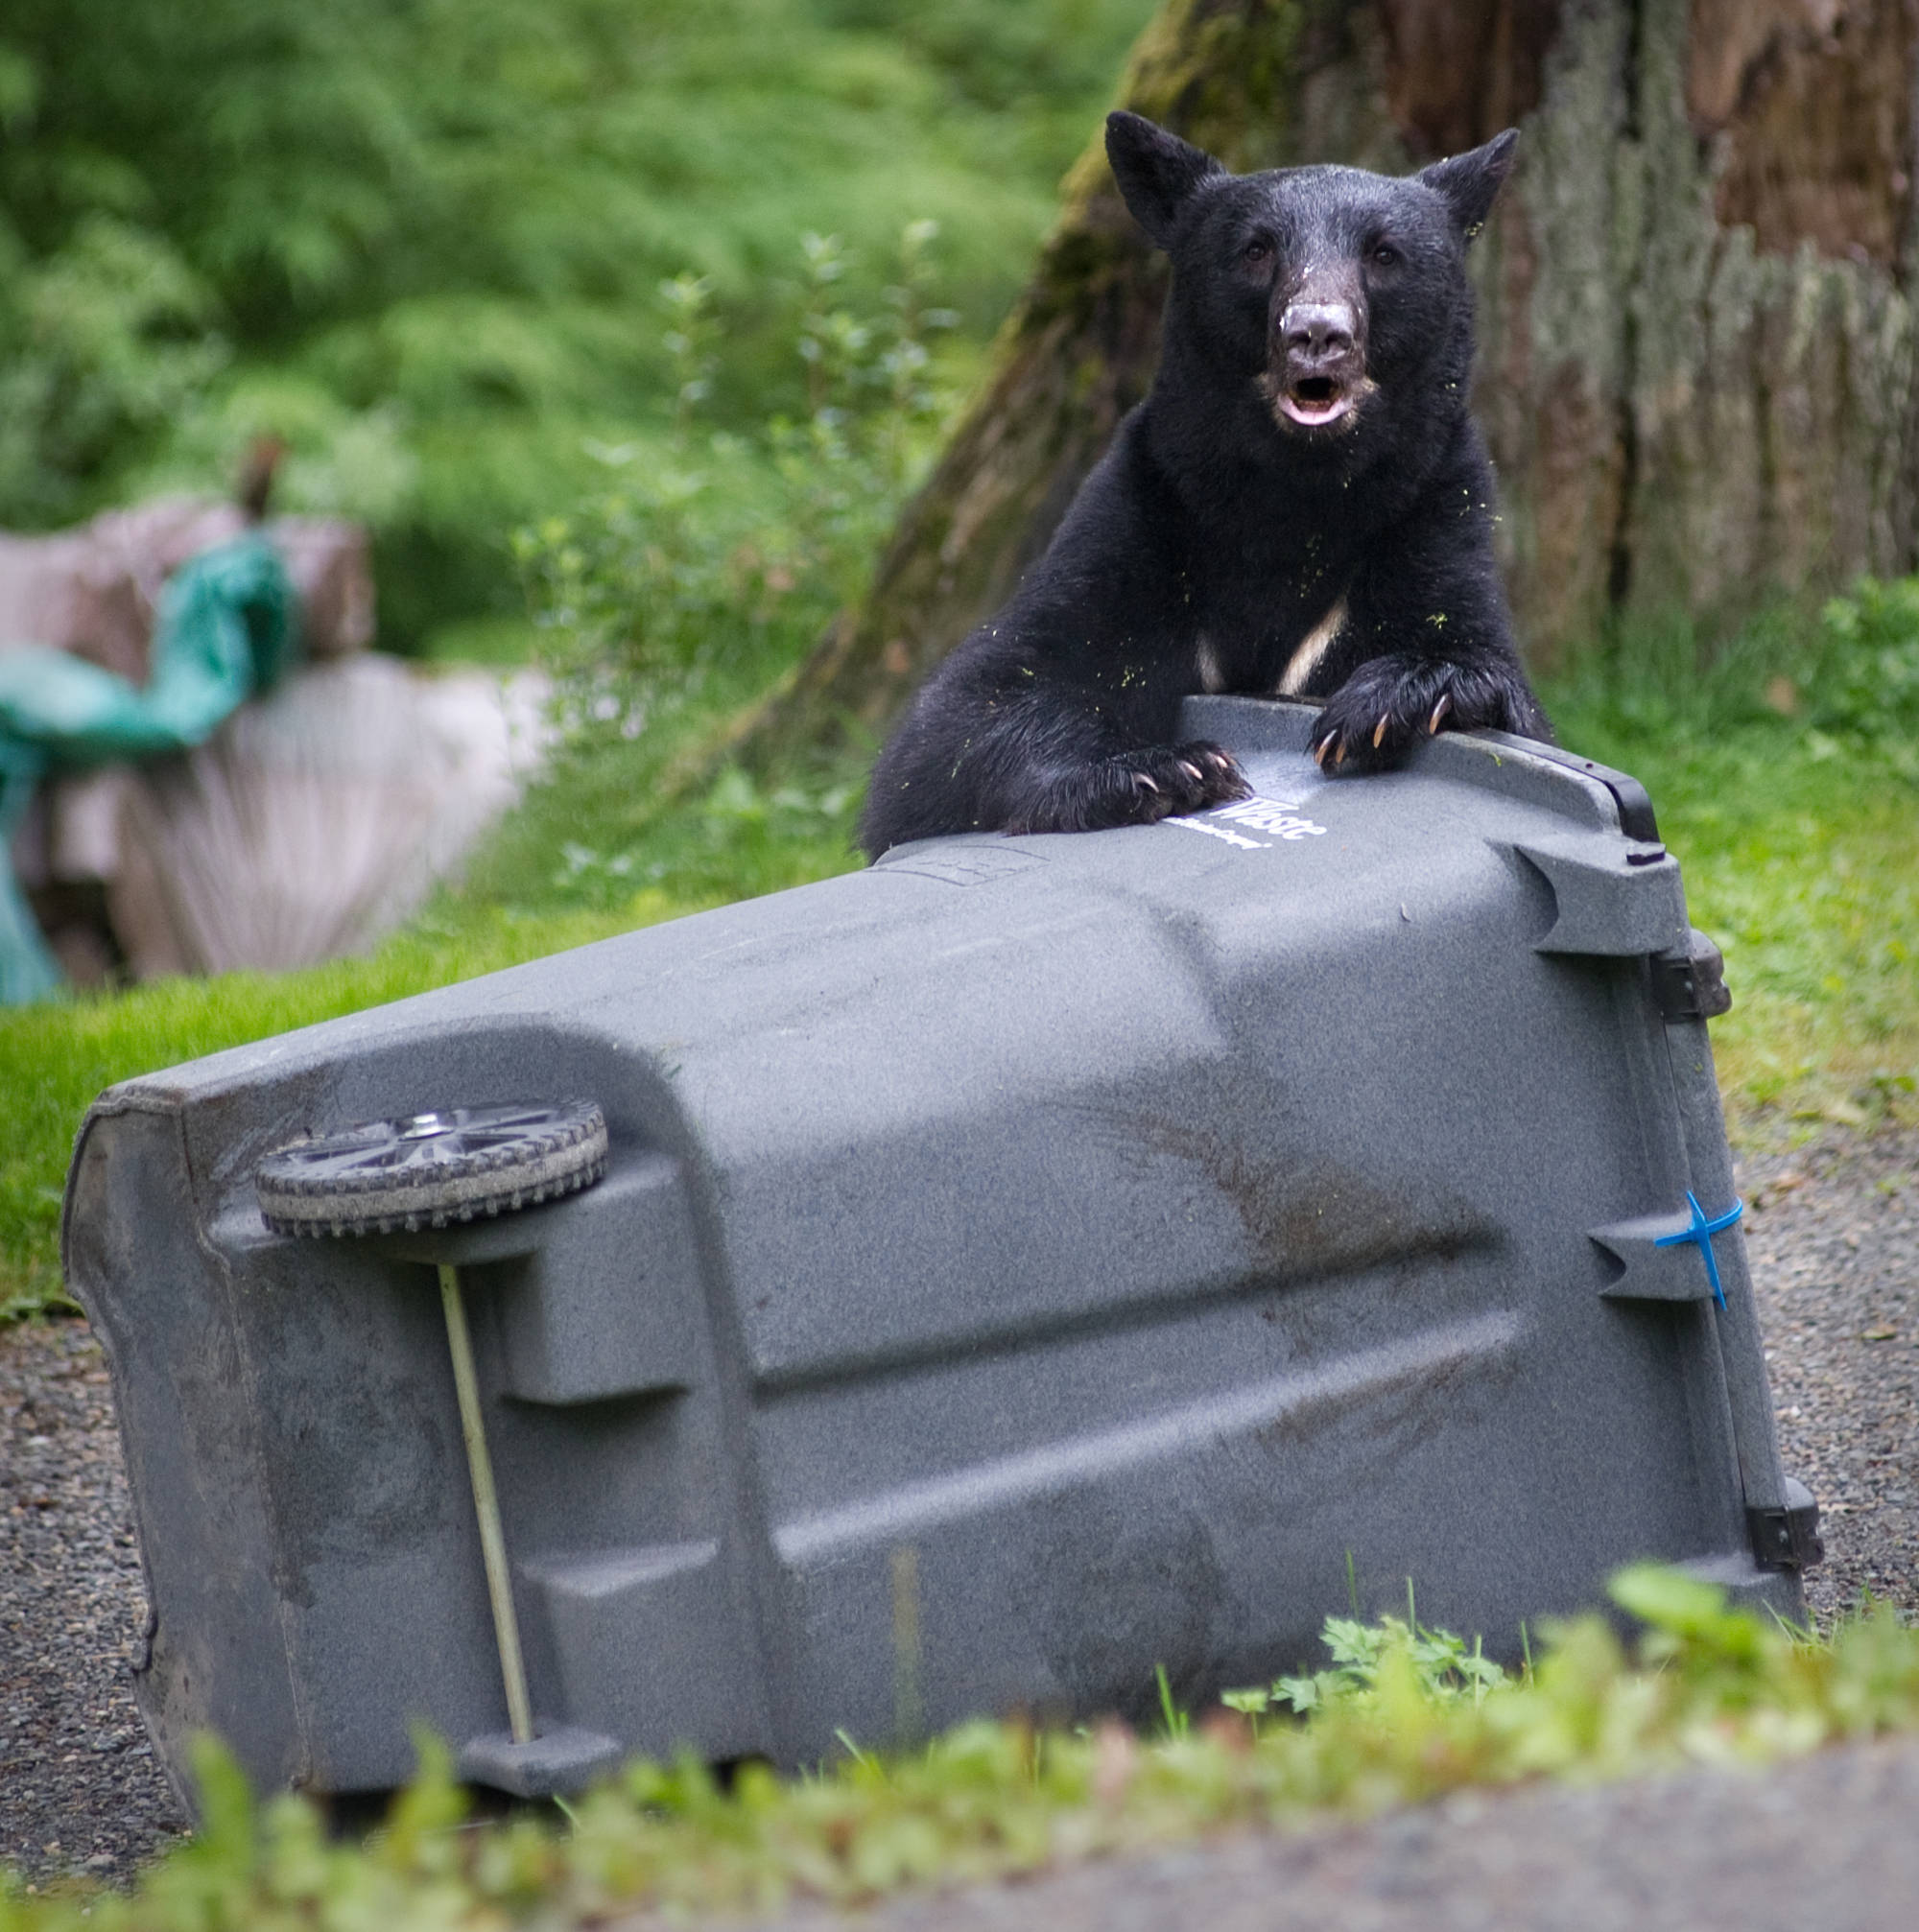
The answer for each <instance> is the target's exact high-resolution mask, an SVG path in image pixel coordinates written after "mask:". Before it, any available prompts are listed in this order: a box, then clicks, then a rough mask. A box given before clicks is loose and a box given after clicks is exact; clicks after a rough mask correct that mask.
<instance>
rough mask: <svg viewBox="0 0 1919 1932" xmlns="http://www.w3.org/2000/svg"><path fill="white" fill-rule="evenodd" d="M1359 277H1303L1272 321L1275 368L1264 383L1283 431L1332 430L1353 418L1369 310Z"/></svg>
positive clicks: (1362, 380) (1361, 391) (1361, 388)
mask: <svg viewBox="0 0 1919 1932" xmlns="http://www.w3.org/2000/svg"><path fill="white" fill-rule="evenodd" d="M1355 279H1356V278H1355V277H1351V276H1346V275H1340V274H1338V273H1333V272H1327V271H1320V272H1318V273H1309V274H1307V275H1306V276H1304V277H1303V278H1302V279H1301V281H1300V283H1299V285H1298V286H1297V287H1296V288H1294V289H1293V290H1292V292H1291V296H1290V298H1289V299H1288V300H1286V302H1285V304H1284V306H1282V307H1281V308H1280V309H1279V313H1278V315H1277V317H1276V318H1275V320H1274V322H1273V327H1272V344H1271V357H1272V361H1271V366H1270V368H1269V370H1268V372H1267V378H1266V382H1265V384H1264V385H1263V387H1264V388H1265V389H1266V392H1267V400H1268V401H1269V402H1270V403H1271V405H1272V412H1273V419H1274V420H1275V421H1276V422H1277V423H1278V424H1279V426H1280V427H1281V428H1282V429H1289V428H1295V429H1303V430H1323V429H1331V428H1333V427H1334V426H1335V425H1343V424H1345V423H1347V422H1349V421H1350V420H1351V418H1352V416H1353V413H1354V412H1355V411H1356V410H1357V409H1358V408H1359V405H1360V403H1361V402H1362V400H1363V398H1364V396H1365V395H1366V393H1367V391H1368V390H1369V389H1371V387H1372V386H1371V384H1370V383H1369V382H1368V381H1367V380H1366V311H1365V303H1364V299H1363V297H1362V296H1361V295H1360V293H1359V291H1358V289H1357V288H1356V287H1353V286H1352V283H1353V282H1354V280H1355Z"/></svg>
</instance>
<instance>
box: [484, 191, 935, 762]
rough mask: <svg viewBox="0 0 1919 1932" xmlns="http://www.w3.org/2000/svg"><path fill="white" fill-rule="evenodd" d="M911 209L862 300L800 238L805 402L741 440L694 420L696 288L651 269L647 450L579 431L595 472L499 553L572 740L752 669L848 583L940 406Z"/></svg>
mask: <svg viewBox="0 0 1919 1932" xmlns="http://www.w3.org/2000/svg"><path fill="white" fill-rule="evenodd" d="M935 234H936V225H935V224H933V223H931V222H926V221H916V222H912V223H909V224H907V226H906V228H905V229H904V231H903V232H902V234H901V237H900V242H899V249H898V257H897V274H896V277H895V279H894V280H893V281H892V282H891V283H889V284H888V286H887V287H886V288H885V289H884V291H883V292H882V297H881V304H880V306H879V308H878V309H877V310H874V311H870V312H868V311H864V310H861V309H856V308H854V307H852V306H850V305H849V304H848V303H847V301H846V300H845V299H844V296H845V292H846V291H845V278H846V269H847V256H846V252H845V250H844V248H843V247H842V246H841V242H840V241H839V239H838V238H837V237H834V236H821V235H817V234H812V233H809V234H807V235H806V236H804V237H803V238H802V243H801V261H802V278H801V283H800V292H799V305H798V315H797V318H796V321H795V324H794V347H795V351H796V360H797V361H798V363H799V365H800V366H801V369H802V371H803V375H804V392H805V397H806V409H805V412H804V414H803V415H801V416H799V417H797V418H794V417H791V416H787V415H784V414H774V415H772V416H771V417H770V418H769V419H768V420H767V421H766V422H765V423H764V424H763V425H762V427H761V430H760V432H759V434H758V436H757V439H756V441H754V442H752V443H750V444H749V443H748V442H747V441H746V439H743V438H742V437H740V436H737V435H735V434H732V433H730V432H723V431H712V430H710V429H707V430H706V433H705V434H704V435H703V436H702V434H701V431H702V428H704V427H705V425H704V422H703V412H704V410H705V406H706V403H707V399H708V396H709V393H710V376H711V371H712V368H713V365H714V361H715V345H716V343H717V342H719V341H720V339H721V330H720V328H719V325H718V322H717V320H716V318H715V317H714V314H713V310H712V301H711V294H712V292H711V285H710V284H709V283H708V282H707V281H706V280H705V278H703V277H700V276H698V275H694V274H692V273H690V272H688V273H682V274H680V275H678V276H675V278H674V279H673V280H671V281H668V282H664V283H662V284H661V285H660V289H659V296H660V300H661V303H662V305H663V307H664V310H665V314H666V319H667V323H668V327H667V329H666V331H665V334H664V337H663V342H664V344H665V346H666V348H667V351H668V353H669V355H670V356H671V358H672V361H673V366H674V371H675V386H674V390H673V404H672V412H671V423H670V430H669V435H668V436H667V439H666V443H665V445H664V448H663V449H662V448H658V447H650V446H648V445H646V444H643V443H640V442H630V443H625V444H620V445H615V446H608V445H605V444H602V443H590V444H589V445H588V451H589V454H591V455H592V456H593V457H594V458H595V459H597V460H598V461H600V462H601V463H602V464H603V465H604V466H605V468H607V469H608V470H609V471H611V472H613V474H614V477H615V481H614V483H613V484H612V486H611V487H610V488H608V489H606V490H604V491H602V492H600V493H598V494H596V495H595V496H593V497H591V498H589V499H588V500H587V501H586V502H584V503H582V504H581V505H580V507H578V508H577V509H576V510H575V511H574V512H572V513H571V514H570V515H567V516H562V517H554V518H549V519H547V520H545V521H543V522H541V523H540V524H538V525H535V526H533V527H531V528H529V529H526V530H521V531H520V532H519V533H518V534H517V536H516V537H515V539H514V552H515V555H516V556H517V558H518V560H519V564H520V568H521V571H522V574H523V577H524V579H525V581H526V584H527V588H528V593H529V597H530V600H531V601H532V604H533V611H534V620H535V623H536V624H538V625H539V626H540V628H541V630H542V631H543V633H544V634H545V636H546V639H547V642H548V657H549V661H550V663H551V664H552V666H553V668H554V670H555V671H556V672H557V676H558V679H559V682H560V693H561V695H560V718H561V721H562V723H563V724H564V726H565V727H566V729H567V731H568V733H569V735H570V736H571V737H573V738H575V739H576V740H578V739H580V738H584V737H591V736H595V735H598V736H602V737H604V736H606V735H608V734H616V735H618V736H622V737H625V738H628V739H631V738H635V737H637V736H638V735H639V733H640V731H641V730H642V729H643V728H644V727H645V726H646V725H647V723H648V722H649V721H654V722H656V721H657V720H658V719H659V718H660V716H661V714H662V712H664V711H667V710H670V709H672V708H674V707H680V706H685V705H687V704H689V703H698V702H699V700H700V699H701V698H702V697H703V696H705V695H706V694H707V690H708V686H709V681H710V680H711V679H712V677H713V676H714V674H715V673H716V672H727V671H733V672H743V671H749V672H754V673H757V674H758V675H760V676H762V677H765V676H770V675H771V674H772V673H773V672H774V671H776V670H777V669H778V668H779V667H780V666H782V665H783V664H784V663H785V662H787V661H789V660H790V659H791V658H792V657H793V656H794V654H796V653H797V651H798V650H800V649H802V648H804V647H805V645H806V644H808V643H810V642H811V641H812V639H813V638H814V637H815V636H816V635H817V633H818V631H819V629H820V628H821V627H822V626H823V625H824V624H826V622H827V621H828V620H829V619H830V618H831V617H832V615H833V613H834V612H835V611H836V610H837V609H839V608H840V607H841V605H842V604H843V603H844V602H846V601H848V600H849V599H850V598H851V597H852V596H853V595H855V594H856V592H857V589H858V586H859V583H860V581H861V578H862V577H863V576H864V573H865V570H866V569H867V568H868V566H869V564H870V561H871V557H872V554H873V553H874V551H875V549H876V548H877V546H878V544H879V542H880V540H881V538H882V537H883V535H884V534H885V532H886V530H887V529H888V527H889V526H890V524H891V522H892V519H893V517H894V516H895V514H896V513H897V511H898V508H899V505H900V503H901V501H902V499H903V497H904V495H905V492H906V491H907V490H908V488H910V486H911V485H912V481H913V480H914V477H915V475H916V473H917V470H918V469H919V467H920V465H921V464H922V463H923V462H924V460H925V459H927V457H928V456H929V455H930V453H931V450H932V448H933V446H934V442H935V440H936V434H937V430H938V427H939V424H940V422H941V420H942V418H943V408H942V398H941V396H940V394H939V392H938V391H937V390H936V388H935V386H934V385H933V383H932V382H931V380H930V379H929V373H928V372H929V367H930V362H931V357H930V352H929V350H928V346H927V339H928V336H929V334H930V333H931V332H933V331H936V330H938V329H941V328H945V327H949V326H951V324H952V322H953V321H954V319H955V318H954V316H953V314H952V313H951V312H950V311H947V310H941V309H937V308H935V307H933V306H931V305H930V303H929V301H928V299H927V297H928V294H929V291H930V287H931V282H932V275H933V270H932V261H931V247H932V243H933V240H934V237H935Z"/></svg>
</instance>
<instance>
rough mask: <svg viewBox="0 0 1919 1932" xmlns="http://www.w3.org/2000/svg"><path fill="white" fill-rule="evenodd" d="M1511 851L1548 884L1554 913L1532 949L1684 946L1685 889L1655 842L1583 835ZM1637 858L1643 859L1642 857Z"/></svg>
mask: <svg viewBox="0 0 1919 1932" xmlns="http://www.w3.org/2000/svg"><path fill="white" fill-rule="evenodd" d="M1512 849H1513V851H1514V852H1516V853H1517V854H1518V855H1519V856H1520V858H1522V859H1524V860H1526V862H1527V863H1528V865H1530V866H1531V867H1532V868H1533V869H1534V870H1535V871H1536V872H1538V873H1539V875H1540V876H1541V877H1542V878H1543V879H1544V880H1545V881H1546V883H1547V884H1549V885H1550V886H1551V887H1552V903H1553V910H1554V915H1555V916H1554V918H1553V921H1552V929H1551V931H1548V932H1547V934H1546V936H1545V937H1544V938H1543V939H1537V940H1535V941H1534V942H1533V948H1532V950H1533V951H1534V952H1535V953H1574V954H1592V955H1594V956H1597V957H1599V958H1604V959H1621V958H1631V957H1633V956H1634V955H1636V954H1647V953H1672V952H1681V951H1684V949H1685V946H1686V940H1687V933H1688V932H1689V931H1690V930H1691V929H1690V928H1689V927H1688V925H1687V923H1686V896H1685V893H1684V892H1683V891H1682V889H1681V887H1680V884H1679V867H1678V865H1677V864H1676V863H1675V862H1674V860H1671V859H1670V858H1669V857H1668V856H1667V854H1666V853H1665V851H1664V850H1663V849H1659V848H1647V849H1645V850H1641V849H1639V848H1635V847H1633V846H1629V845H1619V846H1617V847H1614V848H1611V849H1610V850H1608V849H1606V848H1605V847H1604V846H1599V845H1596V843H1595V841H1594V840H1592V839H1591V838H1576V837H1575V838H1568V839H1566V840H1565V841H1564V842H1563V843H1562V842H1561V841H1559V840H1557V839H1551V840H1549V839H1536V840H1534V839H1529V840H1528V841H1527V842H1526V843H1525V844H1524V845H1514V846H1513V848H1512ZM1642 861H1643V862H1642Z"/></svg>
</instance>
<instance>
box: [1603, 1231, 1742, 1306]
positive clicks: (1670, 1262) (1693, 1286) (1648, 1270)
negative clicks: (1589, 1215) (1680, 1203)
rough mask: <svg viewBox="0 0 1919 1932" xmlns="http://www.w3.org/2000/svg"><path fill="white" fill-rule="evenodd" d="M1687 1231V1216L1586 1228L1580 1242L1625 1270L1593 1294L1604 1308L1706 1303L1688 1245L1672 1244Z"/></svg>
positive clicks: (1708, 1288) (1705, 1285) (1708, 1290)
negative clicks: (1609, 1305)
mask: <svg viewBox="0 0 1919 1932" xmlns="http://www.w3.org/2000/svg"><path fill="white" fill-rule="evenodd" d="M1691 1226H1692V1221H1691V1217H1690V1216H1689V1215H1687V1214H1685V1213H1677V1214H1642V1215H1641V1216H1640V1217H1639V1218H1638V1219H1636V1220H1631V1221H1614V1222H1612V1223H1611V1224H1610V1225H1609V1226H1607V1227H1603V1228H1589V1229H1588V1230H1587V1231H1586V1238H1587V1239H1588V1240H1590V1241H1592V1242H1593V1243H1594V1244H1595V1245H1596V1246H1598V1247H1599V1248H1602V1249H1603V1250H1604V1251H1605V1252H1606V1253H1607V1254H1609V1255H1611V1256H1612V1257H1613V1259H1614V1260H1615V1261H1618V1262H1619V1263H1620V1264H1621V1265H1622V1266H1623V1268H1624V1269H1625V1272H1624V1274H1623V1275H1621V1276H1620V1277H1619V1279H1618V1280H1617V1281H1613V1282H1608V1283H1607V1284H1606V1285H1605V1286H1604V1287H1603V1288H1601V1289H1600V1290H1599V1293H1600V1294H1601V1295H1603V1296H1604V1297H1605V1298H1606V1300H1607V1301H1610V1302H1710V1301H1711V1300H1712V1299H1713V1284H1712V1282H1711V1280H1710V1279H1709V1278H1708V1276H1707V1274H1706V1271H1705V1269H1704V1268H1703V1267H1701V1266H1700V1265H1699V1256H1698V1251H1697V1248H1696V1247H1695V1245H1694V1243H1693V1242H1691V1241H1688V1240H1683V1239H1679V1240H1677V1241H1675V1237H1684V1236H1685V1235H1686V1234H1687V1233H1688V1232H1689V1231H1690V1229H1691Z"/></svg>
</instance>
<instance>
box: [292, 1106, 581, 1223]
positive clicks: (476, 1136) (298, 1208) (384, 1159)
mask: <svg viewBox="0 0 1919 1932" xmlns="http://www.w3.org/2000/svg"><path fill="white" fill-rule="evenodd" d="M605 1170H606V1122H605V1119H604V1117H603V1116H602V1114H601V1112H600V1109H599V1108H598V1107H597V1106H596V1105H595V1104H594V1103H593V1102H592V1101H591V1100H572V1101H568V1102H567V1103H566V1104H565V1105H563V1106H558V1107H449V1108H447V1109H445V1110H443V1111H442V1112H440V1113H437V1114H415V1115H414V1116H413V1117H412V1118H411V1119H405V1120H368V1121H367V1122H366V1123H365V1124H363V1125H361V1126H357V1127H344V1128H342V1129H340V1130H339V1131H338V1132H337V1133H332V1134H322V1135H320V1136H319V1137H318V1138H317V1139H314V1140H311V1141H296V1142H295V1143H293V1145H291V1146H287V1147H281V1148H279V1149H278V1150H277V1151H276V1152H274V1153H272V1154H269V1155H268V1156H267V1158H266V1159H265V1160H264V1161H262V1162H261V1163H260V1166H259V1167H258V1169H257V1170H256V1172H255V1175H254V1186H255V1187H256V1189H257V1190H258V1192H259V1197H260V1213H261V1214H262V1216H263V1217H264V1218H265V1220H266V1223H267V1225H268V1227H270V1228H271V1229H272V1231H273V1232H274V1233H275V1234H278V1235H389V1234H394V1233H397V1232H399V1231H400V1230H402V1229H404V1230H405V1231H407V1232H408V1233H410V1234H411V1233H415V1232H417V1231H418V1230H419V1229H421V1228H443V1227H445V1226H446V1225H447V1224H448V1223H449V1222H452V1221H472V1220H478V1219H479V1218H481V1217H482V1216H483V1215H490V1214H500V1213H509V1212H511V1211H512V1210H513V1209H515V1208H530V1207H532V1206H533V1204H534V1203H535V1202H538V1201H554V1200H557V1199H559V1197H560V1196H561V1195H563V1194H571V1193H576V1192H578V1191H579V1190H580V1189H581V1188H586V1187H590V1186H591V1185H592V1184H593V1183H594V1182H595V1181H597V1180H598V1179H599V1178H600V1176H601V1175H602V1174H603V1173H604V1172H605Z"/></svg>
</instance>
